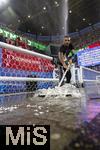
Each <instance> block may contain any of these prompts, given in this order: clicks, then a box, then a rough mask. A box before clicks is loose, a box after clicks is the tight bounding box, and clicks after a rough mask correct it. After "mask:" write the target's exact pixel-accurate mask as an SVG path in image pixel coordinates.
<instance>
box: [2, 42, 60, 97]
mask: <svg viewBox="0 0 100 150" xmlns="http://www.w3.org/2000/svg"><path fill="white" fill-rule="evenodd" d="M53 70H54V66H53V64H52V57H49V56H46V55H42V54H39V53H36V52H33V51H30V50H26V49H22V48H20V47H16V46H13V45H9V44H6V43H3V42H0V94H5V93H18V92H27V91H28V92H33V91H35V90H38V89H48V88H54V87H55V85H57V82H58V79H56V78H53Z"/></svg>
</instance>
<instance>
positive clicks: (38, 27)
mask: <svg viewBox="0 0 100 150" xmlns="http://www.w3.org/2000/svg"><path fill="white" fill-rule="evenodd" d="M66 20H67V21H66ZM99 21H100V0H0V23H4V24H7V26H8V27H10V28H12V29H15V30H16V29H17V30H21V31H23V32H31V33H33V34H38V35H59V34H60V35H61V34H65V32H67V30H68V32H75V31H78V30H81V29H83V28H85V27H87V26H89V25H92V24H95V23H97V22H99Z"/></svg>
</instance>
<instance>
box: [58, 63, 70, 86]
mask: <svg viewBox="0 0 100 150" xmlns="http://www.w3.org/2000/svg"><path fill="white" fill-rule="evenodd" d="M65 71H66V69H65V68H64V67H63V66H61V65H59V81H61V79H62V77H63V72H65ZM65 77H66V83H70V80H71V71H70V70H68V71H67V73H66V76H65ZM63 84H64V81H63V82H62V85H63Z"/></svg>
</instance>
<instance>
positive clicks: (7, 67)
mask: <svg viewBox="0 0 100 150" xmlns="http://www.w3.org/2000/svg"><path fill="white" fill-rule="evenodd" d="M65 35H68V36H69V37H70V38H71V42H72V44H73V46H74V52H75V54H74V55H75V56H76V57H75V58H76V59H75V62H74V63H73V64H72V66H71V69H70V70H71V73H72V78H71V84H65V86H64V87H61V88H59V86H58V85H59V69H58V66H57V65H58V64H57V63H58V62H57V61H58V52H59V49H60V46H61V45H62V43H63V38H64V36H65ZM57 94H58V95H57ZM33 124H36V125H41V124H42V125H50V141H51V143H50V144H49V148H47V149H48V150H49V149H50V150H100V134H99V133H100V0H0V126H1V125H33ZM0 129H1V127H0ZM0 136H1V135H0ZM0 140H1V137H0ZM0 143H1V142H0Z"/></svg>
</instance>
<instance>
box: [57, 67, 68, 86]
mask: <svg viewBox="0 0 100 150" xmlns="http://www.w3.org/2000/svg"><path fill="white" fill-rule="evenodd" d="M68 70H69V67H68V68H67V69H66V71H65V72H64V74H63V77H62V79H61V80H60V82H59V84H58V87H60V86H61V84H62V82H63V80H64V78H65V76H66V73H67V71H68Z"/></svg>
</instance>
